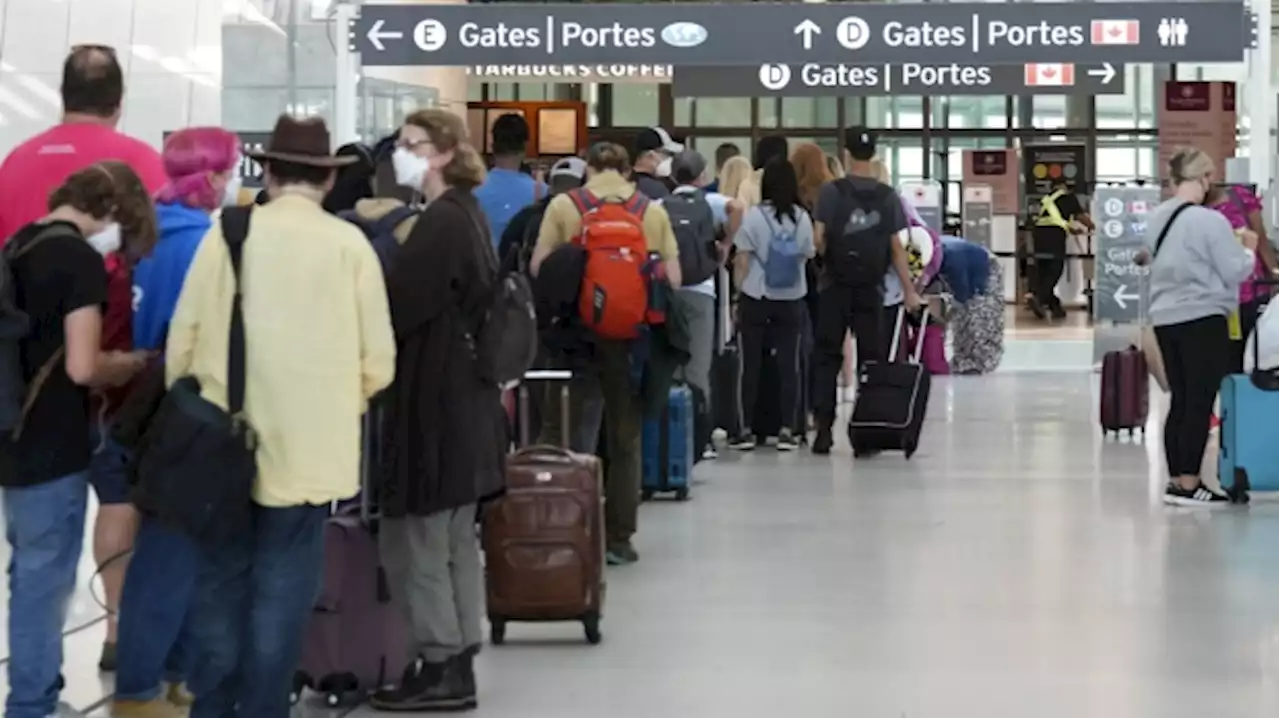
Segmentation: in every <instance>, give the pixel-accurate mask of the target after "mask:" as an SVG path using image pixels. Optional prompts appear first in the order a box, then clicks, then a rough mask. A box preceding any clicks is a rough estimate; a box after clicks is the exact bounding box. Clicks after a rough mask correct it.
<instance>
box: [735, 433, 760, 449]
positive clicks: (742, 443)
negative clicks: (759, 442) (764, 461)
mask: <svg viewBox="0 0 1280 718" xmlns="http://www.w3.org/2000/svg"><path fill="white" fill-rule="evenodd" d="M729 448H730V449H733V450H735V451H751V450H752V449H754V448H756V434H755V432H754V431H752V430H750V429H746V430H744V431H743V432H742V433H741V434H738V435H737V436H735V437H734V438H733V439H730V440H729Z"/></svg>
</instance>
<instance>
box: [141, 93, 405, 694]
mask: <svg viewBox="0 0 1280 718" xmlns="http://www.w3.org/2000/svg"><path fill="white" fill-rule="evenodd" d="M254 159H257V160H259V161H261V162H263V163H264V165H265V167H266V181H267V189H268V191H269V192H270V194H271V197H272V201H271V202H270V203H269V204H266V205H263V206H261V207H257V208H255V209H254V210H253V213H252V215H251V219H250V223H249V232H248V237H247V239H246V240H245V242H244V248H243V265H242V271H241V277H240V292H241V296H242V297H243V299H242V301H243V314H244V325H245V347H246V371H245V404H244V408H245V414H246V415H247V418H248V422H249V424H250V425H251V426H252V427H253V428H254V431H255V433H256V435H257V437H258V450H257V464H258V477H257V482H256V485H255V486H254V504H255V506H254V516H253V530H252V531H250V532H248V533H247V535H245V536H242V537H239V538H238V539H237V540H233V541H231V542H229V543H227V544H225V545H217V546H210V547H205V550H204V556H203V559H204V565H203V567H202V570H201V572H200V576H199V578H198V580H197V583H196V587H195V597H194V600H193V605H192V607H191V611H192V613H191V615H190V617H189V618H188V620H187V627H188V630H191V631H192V632H193V633H194V634H195V635H194V636H193V644H194V649H195V650H196V652H197V653H198V654H199V659H198V660H195V661H193V665H194V666H195V668H194V669H193V671H192V673H191V674H190V675H189V676H188V678H189V685H190V686H191V688H192V689H193V690H194V691H195V694H196V695H195V699H196V702H195V706H194V708H193V712H195V713H199V714H200V715H232V714H235V713H237V712H239V713H240V714H242V715H286V714H287V713H288V711H289V707H288V695H289V691H290V686H291V681H292V677H293V673H294V669H295V668H296V667H297V661H298V655H299V650H300V646H301V641H302V631H303V628H304V627H305V625H306V623H307V619H308V617H309V616H310V614H311V609H312V601H313V600H314V598H315V596H316V594H317V592H318V590H319V587H320V581H321V576H322V574H323V568H322V559H323V542H322V530H323V526H324V520H325V518H326V516H327V515H328V505H329V503H330V502H332V501H334V500H337V499H344V498H349V497H351V496H354V495H355V494H356V492H357V491H358V490H359V489H360V485H359V484H360V479H359V476H360V446H361V442H360V431H361V418H360V417H361V415H362V414H363V412H364V411H365V407H366V405H367V403H368V401H369V399H370V398H371V397H372V396H373V395H374V394H376V393H378V392H379V391H381V390H382V389H383V388H385V387H386V386H387V385H388V384H389V383H390V382H391V379H392V375H393V374H394V371H395V340H394V337H393V334H392V330H391V318H390V314H389V312H388V310H387V292H386V288H385V287H384V285H383V280H382V269H381V266H380V265H379V262H378V258H377V256H376V255H375V254H374V251H373V248H372V247H371V246H370V244H369V242H368V240H366V239H365V237H364V235H363V234H362V233H361V232H360V230H359V229H357V228H356V227H355V226H354V225H351V224H349V223H347V222H345V221H343V220H341V219H338V218H336V217H333V216H332V215H330V214H328V213H326V212H325V211H324V209H322V208H321V206H320V202H321V200H322V199H323V198H324V195H325V192H326V191H327V190H328V189H329V187H331V186H332V184H333V177H334V168H336V167H337V166H339V165H340V164H341V163H342V162H343V161H344V160H345V159H346V158H333V157H331V156H330V155H329V131H328V130H327V129H326V128H325V125H324V122H323V121H321V120H318V119H313V120H294V119H291V118H288V117H281V118H280V121H279V122H278V123H277V125H276V129H275V132H274V133H273V134H272V136H271V141H270V143H269V144H268V148H267V150H266V151H264V152H263V153H261V154H260V155H255V156H254ZM235 292H236V281H235V275H234V273H233V271H232V268H231V261H230V254H229V252H228V249H227V244H226V241H225V240H224V238H223V235H222V228H221V226H220V223H218V222H215V223H214V225H213V227H212V229H211V230H210V231H209V233H208V234H207V235H205V237H204V239H203V240H201V242H200V246H199V248H198V249H197V250H196V254H195V257H194V259H193V260H192V263H191V267H190V269H189V270H188V273H187V278H186V282H185V283H184V285H183V289H182V295H181V297H180V298H179V300H178V305H177V309H176V310H175V312H174V316H173V320H172V322H171V324H170V327H169V339H168V345H167V348H166V373H167V375H168V380H169V382H170V383H172V382H173V381H174V380H176V379H178V378H179V377H183V376H192V377H195V378H196V379H197V380H199V382H200V386H201V387H202V394H203V396H204V398H205V399H207V400H208V401H210V402H212V403H214V404H217V405H219V406H223V407H225V406H227V349H228V328H229V326H230V321H231V302H232V296H233V295H234V294H235Z"/></svg>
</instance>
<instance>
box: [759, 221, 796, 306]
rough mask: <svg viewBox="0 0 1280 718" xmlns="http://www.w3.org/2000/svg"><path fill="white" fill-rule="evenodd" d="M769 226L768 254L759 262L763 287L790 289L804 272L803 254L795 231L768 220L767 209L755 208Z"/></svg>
mask: <svg viewBox="0 0 1280 718" xmlns="http://www.w3.org/2000/svg"><path fill="white" fill-rule="evenodd" d="M756 209H758V210H759V211H760V214H761V216H763V217H764V221H765V224H767V225H769V230H770V232H772V236H771V237H770V238H769V252H768V254H767V255H766V257H765V259H764V260H763V261H761V262H760V265H761V266H762V267H763V268H764V286H765V287H766V288H768V289H791V288H792V287H796V286H798V285H799V284H800V278H801V277H803V276H804V275H803V272H804V254H803V253H802V252H801V251H800V242H798V241H796V233H795V229H794V228H793V229H787V228H786V227H785V226H783V225H782V224H781V223H778V222H775V221H773V220H770V219H769V208H767V207H757V208H756Z"/></svg>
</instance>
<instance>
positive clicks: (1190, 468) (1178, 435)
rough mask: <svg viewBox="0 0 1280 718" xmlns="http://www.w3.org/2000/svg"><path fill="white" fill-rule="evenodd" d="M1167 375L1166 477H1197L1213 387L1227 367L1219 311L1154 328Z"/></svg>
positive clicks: (1225, 338)
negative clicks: (1167, 467) (1167, 466)
mask: <svg viewBox="0 0 1280 718" xmlns="http://www.w3.org/2000/svg"><path fill="white" fill-rule="evenodd" d="M1156 341H1157V342H1158V343H1159V344H1160V354H1161V355H1163V357H1164V370H1165V374H1166V375H1167V376H1168V378H1169V416H1168V418H1167V419H1166V420H1165V424H1164V455H1165V459H1166V461H1168V463H1169V475H1170V476H1199V475H1200V466H1201V464H1202V463H1203V462H1204V447H1205V443H1206V442H1207V441H1208V439H1209V419H1210V417H1211V416H1212V415H1213V402H1214V399H1216V398H1217V396H1218V386H1219V385H1220V384H1222V379H1223V377H1225V376H1226V375H1227V373H1228V371H1229V370H1230V366H1231V339H1230V333H1229V332H1228V330H1227V318H1226V317H1224V316H1220V315H1218V316H1212V317H1202V318H1200V319H1193V320H1191V321H1189V322H1183V323H1181V324H1169V325H1166V326H1162V327H1156Z"/></svg>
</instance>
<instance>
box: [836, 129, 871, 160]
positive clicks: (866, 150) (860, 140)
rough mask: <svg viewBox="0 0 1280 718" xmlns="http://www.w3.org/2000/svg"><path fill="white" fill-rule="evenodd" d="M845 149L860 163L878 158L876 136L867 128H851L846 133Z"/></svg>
mask: <svg viewBox="0 0 1280 718" xmlns="http://www.w3.org/2000/svg"><path fill="white" fill-rule="evenodd" d="M844 148H845V150H847V151H848V152H849V154H850V155H851V156H852V157H853V158H854V159H855V160H859V161H866V160H869V159H871V158H872V157H875V156H876V136H875V135H874V134H872V133H871V130H869V129H867V128H865V127H850V128H849V129H847V130H845V131H844Z"/></svg>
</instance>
